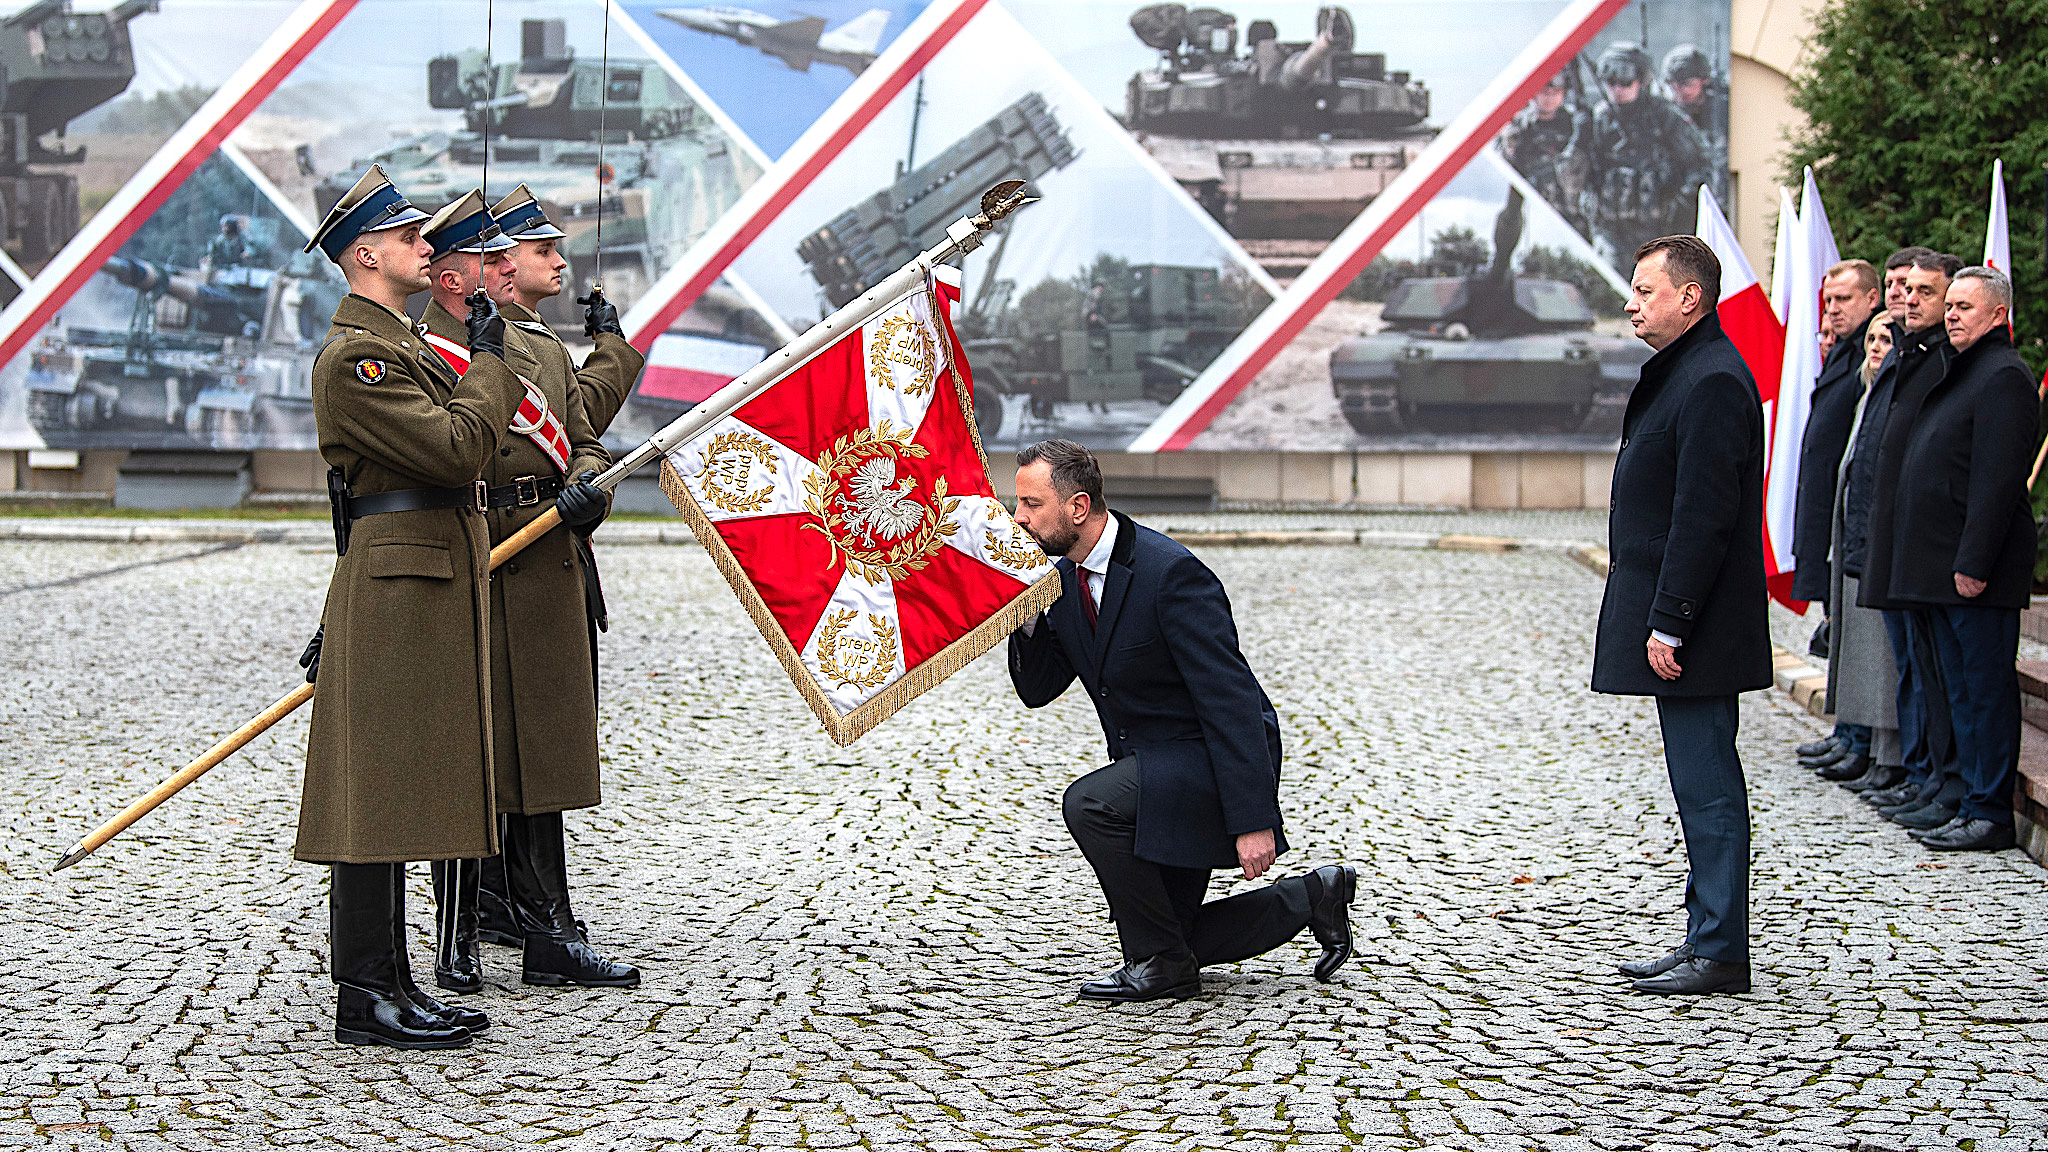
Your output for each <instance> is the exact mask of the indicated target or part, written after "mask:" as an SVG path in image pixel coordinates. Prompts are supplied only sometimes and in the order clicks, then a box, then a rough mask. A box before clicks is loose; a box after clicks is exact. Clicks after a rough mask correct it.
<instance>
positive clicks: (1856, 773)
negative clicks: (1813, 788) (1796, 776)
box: [1817, 753, 1870, 783]
mask: <svg viewBox="0 0 2048 1152" xmlns="http://www.w3.org/2000/svg"><path fill="white" fill-rule="evenodd" d="M1869 771H1870V756H1869V754H1868V753H1865V754H1864V755H1861V756H1844V757H1842V758H1841V759H1840V760H1837V761H1835V762H1834V763H1832V764H1828V765H1825V766H1823V767H1822V768H1821V769H1820V770H1819V772H1818V773H1817V774H1818V775H1819V776H1820V778H1821V779H1823V780H1833V781H1836V782H1838V783H1839V782H1841V781H1845V780H1854V779H1857V778H1858V777H1860V776H1862V775H1863V774H1864V773H1866V772H1869Z"/></svg>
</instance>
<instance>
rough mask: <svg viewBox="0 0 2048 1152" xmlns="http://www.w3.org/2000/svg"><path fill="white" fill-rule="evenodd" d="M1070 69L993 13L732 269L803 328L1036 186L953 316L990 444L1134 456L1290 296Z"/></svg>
mask: <svg viewBox="0 0 2048 1152" xmlns="http://www.w3.org/2000/svg"><path fill="white" fill-rule="evenodd" d="M1062 63H1064V61H1055V60H1054V59H1053V58H1052V57H1051V56H1050V54H1049V53H1047V52H1045V50H1044V49H1043V48H1041V47H1040V46H1039V45H1038V44H1037V43H1036V41H1035V39H1034V37H1033V36H1032V35H1031V34H1030V33H1029V32H1027V31H1026V30H1024V29H1023V28H1022V27H1020V26H1019V25H1018V23H1017V21H1016V19H1015V18H1014V17H1013V16H1011V15H1010V13H1009V12H1008V10H1007V8H997V7H994V6H990V7H988V8H984V9H982V10H981V11H980V12H979V13H978V14H977V15H976V16H975V17H974V18H973V19H972V20H971V21H970V22H969V23H968V25H967V26H966V27H965V28H963V29H962V30H961V32H960V33H959V34H958V35H957V36H956V37H955V38H954V40H953V41H952V42H951V43H949V44H948V45H947V46H946V48H945V49H944V50H943V51H942V52H940V53H939V54H938V56H937V57H935V58H934V59H933V61H932V62H931V63H930V64H929V65H927V66H926V68H925V69H924V73H923V75H922V76H921V77H920V81H919V82H918V83H914V84H912V85H911V86H910V87H909V88H907V89H906V90H905V91H904V92H903V94H902V95H901V96H900V97H898V98H897V99H896V100H894V101H892V103H891V104H890V106H889V107H888V108H887V109H885V110H884V111H883V112H882V113H881V114H880V115H879V116H877V117H876V118H875V120H874V121H873V122H872V123H871V124H869V125H868V126H867V128H866V130H865V131H864V132H862V133H861V134H860V136H859V137H857V138H856V139H855V140H854V141H853V143H852V144H850V145H849V147H848V148H847V149H846V150H845V151H844V152H843V153H841V154H840V155H839V156H838V157H837V158H836V159H835V160H834V161H833V162H832V163H831V164H830V165H828V166H827V168H826V170H825V171H824V172H823V173H821V174H820V176H819V177H818V179H817V180H815V181H814V182H812V183H811V184H810V185H809V186H808V187H807V188H806V189H805V190H804V191H803V192H802V193H800V194H799V195H798V196H797V198H796V199H795V200H794V202H793V203H792V204H791V206H790V207H789V208H788V209H787V210H785V211H783V212H782V213H781V214H780V215H779V216H778V217H777V218H776V219H775V220H774V221H773V222H772V223H770V224H769V225H768V226H767V227H766V228H764V229H763V231H762V233H761V236H760V238H759V239H758V240H756V241H755V242H754V244H753V245H752V246H750V247H749V248H748V250H747V252H746V253H745V254H743V255H742V256H741V258H740V260H739V261H738V262H737V263H736V264H735V265H734V267H733V271H734V272H736V273H737V274H738V275H739V277H740V278H741V279H742V280H744V281H745V282H746V283H748V284H750V285H752V286H753V287H754V288H755V289H758V291H759V293H760V296H761V298H762V299H763V300H764V301H765V302H766V303H767V304H768V306H769V307H770V308H771V310H773V311H774V312H775V313H776V314H778V315H780V316H782V317H784V318H785V319H786V321H787V322H788V324H789V325H790V326H791V327H793V328H797V329H799V330H800V329H802V328H803V327H805V326H806V325H807V324H809V323H810V322H812V321H814V320H816V319H817V318H819V317H821V316H823V315H824V314H825V313H826V312H828V311H830V310H831V309H832V308H834V307H836V306H838V305H840V304H843V303H845V302H846V301H849V300H852V299H854V298H855V297H857V296H858V295H859V294H860V293H861V292H863V291H865V290H866V289H867V288H869V287H871V286H872V285H874V284H875V283H878V282H879V281H880V280H882V279H883V278H884V277H886V276H887V275H888V274H889V273H891V272H893V271H895V270H896V269H897V268H898V267H900V266H902V265H903V264H904V263H906V262H907V261H909V260H910V259H911V258H912V257H914V256H915V255H916V254H917V253H918V252H919V251H922V250H924V249H926V248H929V247H931V246H933V245H935V244H937V243H939V242H940V241H941V240H942V239H943V237H944V232H945V228H946V226H947V225H948V224H950V223H952V222H953V221H954V220H957V219H959V218H960V217H962V216H965V215H969V214H971V213H972V212H974V211H975V210H976V204H977V201H978V199H979V197H980V195H981V193H982V192H983V191H984V190H986V189H987V188H989V187H991V186H992V185H994V184H996V183H998V182H1001V181H1004V180H1022V181H1025V182H1026V184H1027V187H1028V188H1029V190H1030V192H1031V194H1032V195H1035V196H1038V197H1040V200H1039V202H1038V203H1035V204H1032V205H1031V206H1030V207H1029V208H1027V209H1026V210H1024V211H1022V212H1019V213H1018V214H1017V215H1016V216H1014V217H1012V218H1010V219H1009V220H1007V221H1005V222H1004V223H1003V224H1002V225H1001V226H1000V228H999V230H998V231H997V233H996V234H995V235H994V236H993V237H992V238H991V239H990V240H989V241H988V242H987V243H986V244H985V245H984V246H982V247H981V248H980V249H979V250H977V251H975V252H974V253H972V254H971V255H969V256H968V257H967V259H966V261H965V265H964V267H963V269H962V273H963V275H962V280H963V299H962V301H961V303H960V305H959V308H958V311H957V312H956V314H955V317H954V327H955V330H956V331H957V332H958V334H959V336H960V339H961V341H962V342H963V345H964V347H965V349H966V352H967V357H968V360H969V362H970V364H971V365H972V367H973V379H974V398H973V399H974V409H975V419H976V422H977V424H978V426H979V427H980V430H981V434H982V440H983V443H984V445H985V446H987V447H988V448H989V449H990V450H991V451H996V450H1001V449H1007V448H1013V447H1016V446H1018V445H1020V444H1023V443H1027V442H1030V441H1034V440H1040V439H1044V438H1046V437H1049V436H1064V437H1068V438H1072V439H1076V440H1080V441H1081V442H1083V443H1086V444H1089V445H1090V446H1093V447H1097V448H1101V449H1104V450H1117V449H1121V448H1122V447H1123V446H1124V445H1126V444H1128V443H1129V442H1130V440H1131V438H1132V437H1134V436H1136V435H1137V434H1138V433H1139V432H1140V431H1142V430H1144V429H1145V428H1146V427H1149V426H1150V425H1151V424H1152V423H1153V422H1154V421H1156V420H1157V419H1158V418H1159V415H1160V414H1161V413H1162V412H1163V411H1165V409H1166V407H1167V406H1168V405H1169V404H1171V403H1172V402H1173V400H1174V399H1175V398H1177V397H1178V396H1179V395H1180V394H1181V393H1182V392H1183V391H1184V390H1185V389H1186V388H1187V385H1188V384H1189V383H1190V382H1191V381H1192V380H1194V379H1195V378H1196V377H1197V376H1199V375H1200V373H1201V371H1202V369H1204V368H1205V367H1207V366H1208V365H1209V364H1210V363H1211V362H1213V361H1214V360H1215V358H1216V357H1217V355H1218V354H1220V353H1221V351H1222V350H1223V349H1224V348H1225V347H1227V346H1228V345H1229V344H1230V342H1231V341H1232V340H1234V339H1235V338H1236V337H1237V335H1238V334H1239V333H1241V332H1242V331H1243V330H1244V329H1245V327H1246V326H1247V325H1249V324H1250V322H1251V320H1252V319H1253V317H1255V316H1256V315H1257V314H1258V313H1259V312H1260V311H1261V310H1263V309H1264V308H1265V307H1266V305H1267V304H1268V303H1269V302H1270V301H1271V299H1272V297H1273V295H1274V294H1275V293H1276V292H1277V286H1276V285H1275V284H1274V282H1273V280H1272V278H1271V277H1269V276H1267V275H1266V274H1265V273H1264V272H1263V271H1262V270H1261V269H1260V268H1259V267H1258V265H1257V264H1256V263H1254V262H1252V261H1250V260H1249V259H1248V258H1247V257H1246V256H1245V255H1244V253H1243V250H1242V249H1241V248H1240V247H1239V246H1238V245H1237V243H1236V242H1235V241H1234V240H1233V239H1232V237H1231V236H1230V235H1229V233H1227V232H1226V231H1224V229H1223V227H1222V225H1221V223H1220V222H1218V221H1217V220H1216V219H1215V218H1214V217H1212V216H1211V215H1210V214H1209V213H1207V212H1205V211H1204V210H1203V209H1202V207H1201V206H1200V205H1199V204H1197V203H1195V202H1194V200H1193V199H1192V198H1191V197H1189V195H1188V194H1187V192H1186V191H1185V190H1184V189H1183V188H1181V187H1180V186H1179V185H1178V184H1177V183H1175V182H1174V181H1173V180H1171V179H1170V178H1168V177H1167V176H1166V175H1165V174H1164V173H1162V172H1161V171H1160V170H1159V168H1158V166H1157V165H1156V164H1155V163H1153V162H1152V160H1151V159H1150V158H1149V157H1148V156H1147V155H1146V153H1145V152H1144V151H1143V149H1142V148H1140V147H1139V146H1138V144H1137V143H1136V142H1135V141H1134V140H1133V139H1132V138H1131V136H1130V135H1129V134H1128V133H1127V132H1125V131H1124V129H1123V127H1122V125H1121V124H1119V123H1118V122H1117V121H1116V119H1115V118H1114V117H1113V116H1111V115H1110V113H1109V110H1108V109H1106V108H1104V107H1103V106H1102V105H1101V104H1100V103H1099V102H1097V101H1096V100H1094V99H1093V96H1092V93H1090V92H1089V91H1088V90H1086V89H1083V88H1081V87H1080V86H1079V85H1078V84H1076V83H1074V82H1073V81H1071V80H1069V79H1067V78H1066V76H1065V73H1064V71H1063V70H1062V68H1061V67H1059V65H1060V64H1062ZM892 173H893V177H892V176H891V175H890V174H892ZM878 175H879V176H880V177H881V178H879V179H878ZM644 390H645V385H644V384H643V391H644Z"/></svg>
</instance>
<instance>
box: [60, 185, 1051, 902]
mask: <svg viewBox="0 0 2048 1152" xmlns="http://www.w3.org/2000/svg"><path fill="white" fill-rule="evenodd" d="M1035 200H1036V198H1035V197H1031V196H1026V195H1025V194H1024V182H1023V181H1022V180H1006V181H1004V182H1003V183H1001V184H998V185H996V186H995V187H993V188H991V189H989V190H988V191H987V192H984V193H982V197H981V211H980V212H979V213H977V214H975V215H973V216H963V217H961V218H960V219H958V220H955V221H954V222H953V223H952V224H951V225H949V226H947V228H946V239H945V241H944V242H943V243H940V244H938V245H935V246H934V247H932V248H930V249H928V250H926V251H924V252H922V253H919V254H918V257H917V259H915V260H912V261H911V262H910V263H908V264H905V265H904V266H903V267H901V268H899V269H897V270H896V271H895V272H893V273H891V274H890V275H889V277H888V278H887V279H885V280H883V281H882V282H881V283H879V284H877V285H875V286H874V287H873V288H870V289H868V290H867V291H866V292H863V293H861V295H860V297H859V298H858V299H855V300H854V301H852V302H851V303H849V304H847V305H846V306H845V307H844V308H841V309H839V310H838V311H836V312H834V313H832V314H831V315H830V316H827V317H825V318H824V319H823V320H820V321H819V322H818V323H816V324H814V325H812V326H811V328H810V329H809V330H808V331H806V332H805V333H804V334H803V335H801V336H798V337H797V338H796V339H795V340H792V341H790V342H789V343H788V344H785V345H783V346H782V347H781V348H780V349H777V350H776V351H775V352H773V353H772V354H770V355H769V356H768V358H767V359H765V360H763V361H761V362H760V363H759V364H757V365H755V366H754V367H753V368H751V369H749V370H747V372H745V373H744V374H742V375H741V376H740V377H738V378H737V379H735V380H733V381H732V383H730V384H727V385H726V386H725V387H723V388H720V389H719V390H718V391H716V392H714V393H712V394H711V395H710V396H709V397H708V398H706V399H705V400H704V402H703V403H701V404H699V405H697V406H696V407H695V408H692V409H690V410H689V411H688V412H685V413H684V414H683V415H682V416H681V417H679V418H677V419H676V420H675V421H673V422H671V423H670V424H669V425H668V426H667V427H665V428H663V429H662V430H661V431H659V432H656V433H655V434H654V435H653V436H652V437H649V438H648V440H647V442H646V443H644V444H642V445H640V446H639V447H638V448H635V449H633V450H632V451H631V452H628V453H627V454H626V455H625V456H624V457H622V458H621V459H620V460H619V462H618V463H616V464H613V465H612V466H611V467H610V468H607V469H605V471H604V473H603V475H600V476H599V477H597V479H595V480H593V481H592V483H593V484H595V485H597V486H598V487H599V488H602V489H604V490H605V491H607V492H610V491H612V490H613V489H615V488H617V487H618V486H619V482H620V481H622V480H624V479H625V478H626V477H628V476H630V475H632V474H633V473H634V472H635V471H637V470H639V469H641V468H644V467H646V466H647V465H648V464H650V463H652V462H653V461H655V460H656V459H658V458H660V457H661V456H662V455H663V454H665V453H667V452H668V451H669V450H670V449H672V448H674V447H675V446H676V445H678V444H682V443H684V442H686V441H688V440H690V439H691V438H692V437H694V436H696V435H697V434H698V433H700V432H702V431H704V430H705V429H706V428H709V427H711V426H712V425H713V424H716V423H718V422H719V421H720V420H723V419H725V418H726V417H727V416H729V415H731V414H732V413H733V412H734V411H735V410H737V409H738V408H740V407H741V406H743V405H745V404H746V403H747V402H748V401H750V400H752V399H754V398H755V397H756V396H759V395H761V394H762V393H763V392H766V391H768V389H770V388H773V387H774V386H775V385H777V384H779V383H781V382H782V380H783V379H784V378H785V377H787V376H789V375H790V374H791V373H793V372H795V371H796V370H797V369H799V368H801V367H803V366H804V365H805V364H808V363H810V361H811V360H812V359H813V358H814V357H816V356H817V355H818V354H819V353H820V352H823V351H824V350H825V349H827V348H829V347H831V346H832V345H833V344H836V343H838V342H839V340H840V339H841V338H842V337H844V336H845V335H846V334H847V333H848V332H853V331H856V330H858V329H859V328H860V326H861V325H863V324H865V323H867V322H868V321H869V320H872V319H874V317H875V316H876V314H878V313H880V312H881V311H883V310H884V309H886V308H887V307H889V306H890V305H892V304H894V303H895V302H896V301H898V300H900V299H902V298H903V297H904V296H906V295H908V294H909V293H911V292H913V291H915V290H916V289H917V287H918V286H919V285H921V284H923V283H924V281H925V277H927V276H929V275H931V270H932V269H933V268H934V267H935V266H937V265H939V264H943V263H945V262H946V261H948V260H951V259H953V258H954V257H956V256H964V255H966V254H967V253H969V252H972V251H974V250H975V249H976V248H979V247H980V246H981V244H982V241H984V240H986V239H987V238H988V234H989V232H990V231H991V230H992V229H993V228H994V227H995V226H996V224H997V223H998V222H999V221H1001V220H1003V219H1004V218H1005V217H1007V216H1009V215H1010V214H1011V213H1013V212H1015V211H1017V209H1019V208H1022V207H1024V206H1025V205H1026V204H1030V203H1033V202H1034V201H1035ZM561 522H562V517H561V514H560V513H559V512H557V511H556V510H555V509H553V508H549V509H548V510H547V511H545V512H543V513H541V514H540V515H539V516H536V517H534V518H533V520H532V521H531V522H530V523H528V524H527V525H526V526H525V527H523V528H521V529H520V530H519V531H517V532H515V533H513V534H512V535H511V536H508V537H506V538H505V541H504V542H503V543H501V544H499V545H498V546H497V547H495V548H492V549H491V567H492V568H493V569H495V568H497V567H498V566H499V565H501V564H503V563H504V562H505V561H507V560H509V559H511V558H512V557H513V556H515V555H517V554H518V553H519V550H520V549H522V548H525V547H526V546H527V545H529V544H531V543H533V542H534V541H535V540H538V539H540V538H541V537H542V536H545V535H547V533H548V531H549V530H550V529H552V528H554V527H555V525H557V524H560V523H561ZM313 690H314V685H312V684H304V685H301V686H300V687H298V688H296V689H294V690H292V691H291V692H290V693H288V694H287V695H285V696H283V697H281V698H279V699H278V701H277V702H276V703H274V704H272V705H271V706H270V707H268V708H265V709H264V710H263V711H262V712H260V713H258V714H257V715H256V716H255V717H253V718H252V719H250V720H249V722H248V723H246V724H244V725H242V726H241V727H240V728H237V729H235V731H234V732H233V733H232V734H231V735H229V736H228V737H227V738H226V739H224V740H222V741H221V742H220V743H218V744H215V745H214V746H213V747H212V748H209V749H208V750H207V752H206V754H205V755H204V756H201V757H200V758H199V759H197V760H194V761H192V762H191V763H190V764H187V765H185V767H183V768H180V769H179V770H178V771H177V772H175V773H173V774H172V775H171V776H169V777H168V778H166V779H165V780H164V782H163V783H161V784H159V785H157V786H156V787H155V788H152V789H150V790H149V792H148V793H146V794H144V795H143V796H142V798H141V799H139V800H136V801H135V802H134V803H132V804H130V805H128V806H127V807H126V808H123V809H122V810H121V812H120V814H119V815H117V816H115V817H114V818H113V819H111V820H109V821H107V822H106V823H104V824H102V825H100V826H99V827H98V828H96V829H94V830H93V831H92V833H91V834H90V835H88V836H86V837H85V838H84V839H82V840H80V841H79V842H78V843H76V844H74V845H72V846H71V849H70V850H69V851H67V852H65V854H64V856H63V858H62V859H60V860H58V861H57V864H56V867H54V868H52V869H50V870H51V871H52V872H60V871H62V870H64V869H66V868H69V867H71V866H72V865H73V864H76V863H78V862H79V861H80V860H83V859H85V858H86V857H87V856H90V855H92V854H93V853H94V852H97V851H99V849H100V848H101V847H102V846H103V845H105V844H106V843H107V841H109V840H112V839H113V838H114V837H116V836H119V835H120V834H121V833H122V832H124V831H126V830H127V829H128V826H129V825H131V824H134V823H135V822H136V821H137V820H140V819H142V818H143V817H144V816H147V815H148V814H149V813H150V811H151V810H153V809H154V808H156V806H157V805H159V804H162V803H163V802H164V801H166V800H168V799H170V798H171V797H172V796H175V795H177V793H178V791H179V790H180V789H182V788H184V787H185V786H186V785H187V784H190V783H192V782H193V781H194V780H197V779H199V778H200V777H201V776H204V775H206V773H207V772H208V771H210V770H212V769H213V768H214V766H216V765H218V764H219V763H220V762H221V761H223V760H226V759H227V758H228V757H230V756H232V755H234V754H235V753H236V752H238V751H240V750H241V748H242V746H243V745H245V744H247V743H249V741H251V740H254V739H255V738H256V737H258V736H260V735H262V734H263V733H264V731H266V730H267V729H269V728H270V727H271V726H272V725H274V724H276V723H277V722H278V721H280V720H282V719H284V718H285V717H286V716H289V715H291V714H292V713H293V712H294V711H297V710H298V708H299V707H300V706H301V705H303V704H304V703H306V701H308V700H311V699H312V698H313Z"/></svg>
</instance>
